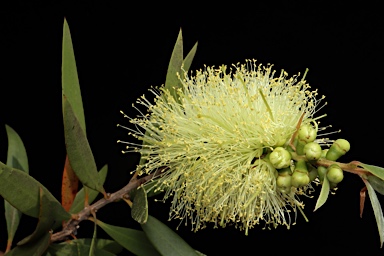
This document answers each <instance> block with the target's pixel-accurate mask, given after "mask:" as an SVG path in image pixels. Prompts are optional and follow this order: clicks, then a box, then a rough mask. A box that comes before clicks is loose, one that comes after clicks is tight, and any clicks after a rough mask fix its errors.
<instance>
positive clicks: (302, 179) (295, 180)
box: [291, 171, 310, 188]
mask: <svg viewBox="0 0 384 256" xmlns="http://www.w3.org/2000/svg"><path fill="white" fill-rule="evenodd" d="M309 182H310V179H309V176H308V173H303V172H298V171H294V172H293V174H292V180H291V183H292V186H294V187H295V188H300V187H304V186H305V185H307V184H308V183H309Z"/></svg>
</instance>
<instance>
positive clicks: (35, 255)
mask: <svg viewBox="0 0 384 256" xmlns="http://www.w3.org/2000/svg"><path fill="white" fill-rule="evenodd" d="M50 240H51V234H50V233H48V232H47V233H45V234H44V235H43V236H41V237H40V238H39V239H38V240H37V241H35V242H33V243H28V244H25V245H21V246H16V247H15V248H13V249H12V250H11V251H9V252H8V253H7V254H6V256H40V255H43V254H44V253H45V251H46V250H47V248H48V246H49V242H50Z"/></svg>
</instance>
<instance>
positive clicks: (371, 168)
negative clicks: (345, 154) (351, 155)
mask: <svg viewBox="0 0 384 256" xmlns="http://www.w3.org/2000/svg"><path fill="white" fill-rule="evenodd" d="M359 166H361V167H363V168H364V170H366V171H368V172H370V173H372V174H373V175H375V176H376V177H379V178H380V179H382V180H384V168H382V167H379V166H375V165H369V164H363V163H361V162H359Z"/></svg>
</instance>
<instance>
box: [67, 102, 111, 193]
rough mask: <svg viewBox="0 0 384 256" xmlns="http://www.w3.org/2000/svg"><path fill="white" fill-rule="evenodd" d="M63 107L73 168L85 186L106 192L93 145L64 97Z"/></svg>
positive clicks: (69, 154)
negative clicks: (100, 177) (91, 145)
mask: <svg viewBox="0 0 384 256" xmlns="http://www.w3.org/2000/svg"><path fill="white" fill-rule="evenodd" d="M63 108H64V135H65V136H64V137H65V143H66V147H67V154H68V159H69V162H70V163H71V166H72V169H73V171H74V172H75V173H76V176H77V177H78V178H79V180H80V181H81V182H82V183H83V184H84V185H85V186H87V187H89V188H91V189H94V190H97V191H99V192H101V193H103V194H104V193H105V192H104V188H103V185H102V183H101V181H100V179H99V174H98V172H97V167H96V163H95V159H94V157H93V154H92V151H91V147H90V146H89V143H88V140H87V137H86V135H85V133H84V131H83V129H82V128H81V126H80V123H79V121H78V119H77V118H76V115H75V113H74V112H73V109H72V106H71V104H70V103H69V101H68V100H65V99H64V106H63Z"/></svg>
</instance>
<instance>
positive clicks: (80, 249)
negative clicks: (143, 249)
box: [44, 239, 116, 256]
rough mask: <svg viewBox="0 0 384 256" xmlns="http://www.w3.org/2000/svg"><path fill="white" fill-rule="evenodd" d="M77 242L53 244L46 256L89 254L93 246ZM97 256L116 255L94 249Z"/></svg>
mask: <svg viewBox="0 0 384 256" xmlns="http://www.w3.org/2000/svg"><path fill="white" fill-rule="evenodd" d="M77 240H80V239H76V240H72V241H70V242H63V243H60V244H51V245H50V246H49V247H48V250H47V252H46V254H44V256H68V255H70V256H84V255H87V254H89V252H90V249H91V246H90V245H89V244H84V243H80V242H77ZM93 255H95V256H115V255H116V254H115V253H113V252H110V251H107V250H103V249H102V248H98V247H97V245H96V248H95V249H94V254H93Z"/></svg>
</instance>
